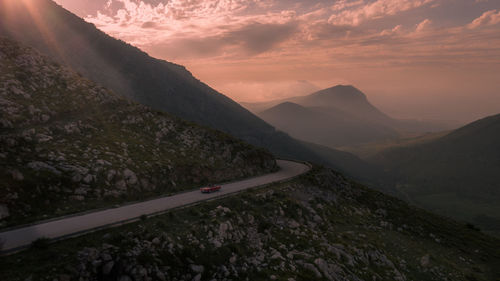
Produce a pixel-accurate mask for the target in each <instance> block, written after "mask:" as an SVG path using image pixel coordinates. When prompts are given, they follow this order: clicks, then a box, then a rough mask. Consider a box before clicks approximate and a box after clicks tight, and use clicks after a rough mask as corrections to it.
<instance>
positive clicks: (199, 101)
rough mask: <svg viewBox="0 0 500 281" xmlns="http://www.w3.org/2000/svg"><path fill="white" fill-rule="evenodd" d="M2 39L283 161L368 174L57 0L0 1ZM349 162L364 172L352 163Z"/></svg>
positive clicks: (120, 92) (118, 91)
mask: <svg viewBox="0 0 500 281" xmlns="http://www.w3.org/2000/svg"><path fill="white" fill-rule="evenodd" d="M2 35H3V36H6V37H9V38H14V39H15V40H16V41H19V42H22V43H24V44H26V45H28V46H32V47H34V48H36V49H37V50H39V51H40V52H42V53H43V54H45V55H48V56H50V57H52V58H53V59H55V60H56V61H57V62H59V63H60V64H62V65H65V66H68V67H71V68H72V69H74V70H75V71H78V72H79V73H81V74H82V75H83V76H85V77H87V78H89V79H91V80H92V81H95V82H97V83H98V84H100V85H103V86H105V87H107V88H109V89H111V90H113V91H114V92H115V93H117V94H119V95H123V96H125V97H128V98H130V99H132V100H135V101H137V102H139V103H141V104H144V105H147V106H150V107H152V108H154V109H157V110H160V111H164V112H168V113H171V114H173V115H175V116H178V117H180V118H183V119H186V120H190V121H193V122H195V123H197V124H203V125H206V126H209V127H212V128H215V129H218V130H221V131H224V132H226V133H229V134H231V135H233V136H235V137H237V138H240V139H243V140H244V141H246V142H248V143H250V144H253V145H257V146H260V147H264V148H266V149H268V150H270V151H271V152H272V153H274V154H275V155H278V156H281V157H286V158H294V159H302V160H311V161H315V162H317V163H323V164H326V165H329V166H331V167H335V168H337V169H341V170H343V171H345V172H349V174H351V175H360V174H361V173H362V171H358V170H348V167H352V165H344V163H343V162H341V161H338V160H337V158H325V157H323V156H322V155H318V154H316V153H315V152H313V151H311V150H310V149H309V148H308V147H307V146H305V145H304V144H302V143H301V142H299V141H297V140H295V139H293V138H291V137H290V136H288V135H287V134H285V133H282V132H279V131H276V130H275V129H274V128H273V127H272V126H271V125H269V124H267V123H266V122H264V121H263V120H261V119H260V118H259V117H257V116H255V115H254V114H252V113H250V112H249V111H247V110H246V109H244V108H243V107H241V106H240V105H239V104H238V103H236V102H234V101H232V100H231V99H229V98H228V97H226V96H224V95H223V94H221V93H218V92H217V91H215V90H214V89H212V88H210V87H209V86H208V85H206V84H204V83H202V82H201V81H199V80H198V79H196V78H195V77H194V76H193V75H192V74H191V73H190V72H189V71H188V70H186V69H185V68H184V67H183V66H180V65H177V64H174V63H171V62H167V61H164V60H159V59H155V58H152V57H150V56H149V55H148V54H146V53H144V52H143V51H141V50H139V49H138V48H135V47H133V46H131V45H129V44H127V43H125V42H123V41H120V40H117V39H115V38H112V37H110V36H109V35H107V34H105V33H103V32H102V31H100V30H98V29H97V28H96V27H95V26H94V25H92V24H89V23H87V22H85V21H84V20H83V19H81V18H79V17H77V16H76V15H73V14H72V13H70V12H68V11H66V10H65V9H63V8H62V7H60V6H59V5H57V4H56V3H54V2H53V1H52V0H23V1H11V0H0V36H2ZM336 152H338V151H331V152H330V154H336ZM351 161H358V162H360V163H359V165H360V166H363V165H366V164H364V163H361V162H362V161H360V160H359V159H357V158H356V157H354V156H352V157H351Z"/></svg>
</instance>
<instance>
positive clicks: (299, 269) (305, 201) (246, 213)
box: [0, 168, 500, 281]
mask: <svg viewBox="0 0 500 281" xmlns="http://www.w3.org/2000/svg"><path fill="white" fill-rule="evenodd" d="M499 246H500V242H499V241H498V240H496V239H494V238H491V237H488V236H485V235H483V234H481V233H479V232H477V231H474V230H470V229H468V228H467V227H466V226H465V225H462V224H459V223H456V222H453V221H449V220H446V219H443V218H440V217H437V216H434V215H432V214H429V213H426V212H424V211H421V210H418V209H415V208H412V207H409V206H408V205H406V203H403V202H402V201H399V200H397V199H394V198H391V197H388V196H385V195H383V194H380V193H378V192H374V191H370V190H368V189H366V188H363V187H361V186H359V185H357V184H355V183H352V182H350V181H348V180H346V179H345V178H343V177H342V176H341V175H338V174H336V173H335V172H332V171H330V170H327V169H320V168H316V169H315V170H314V171H312V172H311V173H309V174H308V175H306V176H303V177H301V178H299V179H297V180H294V181H293V182H289V183H285V184H280V185H274V186H272V187H269V188H265V189H261V190H258V191H249V192H246V193H244V194H241V195H238V196H235V197H230V198H227V199H223V200H219V201H217V202H207V203H204V204H202V205H199V206H195V207H191V208H188V209H184V210H178V211H174V212H171V213H169V214H166V215H162V216H159V217H155V218H149V219H147V220H144V221H141V222H140V223H136V224H132V225H128V226H124V227H120V228H116V229H112V230H107V231H102V232H99V233H95V234H91V235H87V236H85V237H82V238H79V239H76V240H73V241H65V242H62V243H57V244H54V245H50V246H49V248H48V249H45V250H43V249H40V250H37V249H32V250H31V251H28V252H26V253H23V254H20V255H17V256H13V257H11V258H10V259H9V261H11V262H10V263H7V264H6V261H5V260H1V259H0V263H3V265H6V266H7V267H10V266H14V265H13V264H14V261H15V260H20V261H22V260H30V261H31V262H33V263H35V264H37V268H38V272H40V269H43V268H47V269H51V270H47V271H43V273H32V272H25V273H23V274H18V275H17V276H18V277H12V276H16V275H15V274H11V273H12V271H15V266H14V268H13V269H11V270H12V271H11V272H6V273H5V274H4V275H3V276H2V275H0V277H4V276H5V279H2V280H24V279H23V278H26V276H30V275H31V278H32V280H60V281H63V280H66V279H68V280H162V281H163V280H297V281H298V280H335V281H336V280H339V281H340V280H359V281H361V280H363V281H364V280H436V281H437V280H439V281H441V280H450V281H451V280H453V281H456V280H485V281H486V280H496V279H495V278H496V277H498V274H499V270H498V267H496V266H495V264H498V262H499V261H500V255H499V254H500V253H499V250H498V249H500V247H499ZM50 253H54V254H55V253H57V254H56V255H57V257H56V258H55V260H53V261H46V260H43V256H47V255H51V254H50ZM28 257H29V258H28ZM34 257H39V258H38V259H37V258H34ZM63 257H65V258H63ZM63 259H64V260H68V259H69V260H71V262H64V263H63V264H64V265H58V264H59V263H60V262H62V260H63Z"/></svg>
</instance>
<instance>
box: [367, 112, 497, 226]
mask: <svg viewBox="0 0 500 281" xmlns="http://www.w3.org/2000/svg"><path fill="white" fill-rule="evenodd" d="M370 161H371V162H372V163H375V164H377V165H380V166H381V167H383V168H384V169H385V170H386V172H387V173H388V174H391V175H392V177H393V179H392V182H393V184H395V185H396V186H398V189H399V190H400V191H401V192H403V193H405V194H406V195H407V196H408V198H409V199H411V200H412V201H414V202H416V203H418V204H420V205H422V206H425V207H428V208H430V209H432V210H435V211H438V212H440V213H443V214H447V215H452V216H455V217H457V218H461V219H467V220H469V221H475V222H478V224H479V222H480V221H482V222H485V221H490V223H488V224H484V223H483V224H482V225H483V226H484V227H487V228H490V229H492V230H493V228H494V229H495V230H496V231H498V233H500V207H499V206H498V202H499V201H500V172H499V171H500V115H495V116H490V117H487V118H484V119H481V120H478V121H476V122H473V123H471V124H469V125H466V126H464V127H462V128H459V129H457V130H454V131H452V132H451V133H449V134H447V135H445V136H443V137H440V138H438V139H435V140H431V141H427V142H425V143H423V144H417V145H411V146H406V147H398V148H393V149H388V150H385V151H382V152H381V153H379V154H377V155H375V156H373V157H372V158H371V159H370Z"/></svg>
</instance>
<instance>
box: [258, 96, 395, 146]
mask: <svg viewBox="0 0 500 281" xmlns="http://www.w3.org/2000/svg"><path fill="white" fill-rule="evenodd" d="M259 116H260V117H261V118H262V119H264V120H265V121H266V122H268V123H269V124H271V125H273V126H275V127H276V128H278V129H280V130H283V131H284V132H287V133H289V134H290V135H291V136H292V137H294V138H296V139H301V140H305V141H308V142H313V143H317V144H321V145H324V146H330V147H339V146H344V145H352V144H359V143H369V142H375V141H384V140H387V139H394V138H397V137H398V133H397V132H396V131H394V130H392V129H390V128H387V127H385V126H382V125H379V124H377V123H371V122H367V121H364V120H362V119H359V118H358V117H357V116H354V115H351V114H350V113H347V112H344V111H341V110H339V109H336V108H333V107H319V106H314V107H305V106H302V105H298V104H296V103H292V102H284V103H281V104H279V105H276V106H275V107H272V108H270V109H267V110H265V111H263V112H261V113H260V114H259Z"/></svg>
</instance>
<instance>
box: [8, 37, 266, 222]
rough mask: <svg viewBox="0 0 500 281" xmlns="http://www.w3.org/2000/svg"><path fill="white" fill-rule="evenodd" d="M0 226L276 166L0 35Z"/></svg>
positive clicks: (263, 154) (220, 135)
mask: <svg viewBox="0 0 500 281" xmlns="http://www.w3.org/2000/svg"><path fill="white" fill-rule="evenodd" d="M0 65H1V69H0V105H1V109H0V165H1V167H2V169H1V170H0V204H2V206H6V207H7V208H8V209H9V211H10V216H9V217H7V218H6V219H3V220H2V221H0V225H1V226H9V225H15V224H21V223H24V222H30V221H34V220H38V219H42V218H48V217H52V216H58V215H63V214H68V213H73V212H77V211H82V210H87V209H92V208H98V207H104V206H110V205H113V204H116V203H120V202H127V201H133V200H141V199H145V198H149V197H152V196H158V195H162V194H168V193H173V192H178V191H181V190H186V189H191V188H193V187H196V186H199V185H202V184H206V183H207V182H222V181H228V180H234V179H238V178H242V177H248V176H253V175H257V174H261V173H265V172H269V171H272V170H273V169H274V168H275V162H274V159H273V156H272V155H271V154H270V153H268V152H266V151H264V150H262V149H258V148H255V147H252V146H250V145H247V144H245V143H243V142H241V141H239V140H237V139H235V138H233V137H230V136H229V135H226V134H224V133H221V132H218V131H214V130H212V129H208V128H203V127H200V126H197V125H194V124H191V123H187V122H185V121H182V120H180V119H178V118H175V117H172V116H170V115H168V114H165V113H161V112H157V111H154V110H151V109H149V108H148V107H146V106H143V105H139V104H137V103H134V102H131V101H129V100H126V99H124V98H121V97H119V96H117V95H115V94H114V93H112V92H110V91H109V90H107V89H105V88H102V87H100V86H97V85H96V84H94V83H93V82H91V81H89V80H86V79H84V78H82V77H80V76H79V75H77V74H75V73H74V72H72V71H70V70H68V69H65V68H62V67H60V66H59V65H57V64H55V63H52V62H51V61H49V60H47V59H46V58H45V57H43V56H41V55H40V54H38V53H37V52H36V51H34V50H32V49H29V48H25V47H22V46H20V45H18V44H17V43H15V42H13V41H10V40H7V39H4V38H0Z"/></svg>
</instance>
